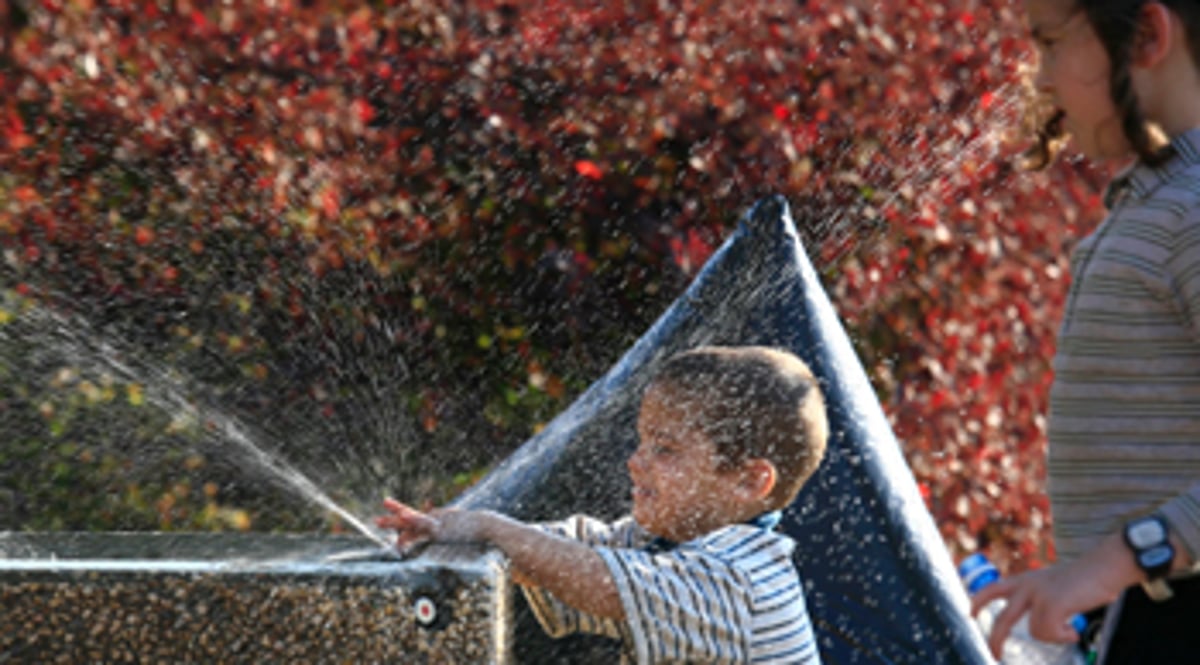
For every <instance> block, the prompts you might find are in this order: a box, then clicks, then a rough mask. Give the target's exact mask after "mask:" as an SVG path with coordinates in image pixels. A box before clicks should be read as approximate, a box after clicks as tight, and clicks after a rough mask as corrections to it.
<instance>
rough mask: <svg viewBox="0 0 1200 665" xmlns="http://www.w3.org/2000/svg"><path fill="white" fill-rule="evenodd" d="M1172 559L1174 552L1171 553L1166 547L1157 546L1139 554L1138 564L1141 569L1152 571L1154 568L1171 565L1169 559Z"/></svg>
mask: <svg viewBox="0 0 1200 665" xmlns="http://www.w3.org/2000/svg"><path fill="white" fill-rule="evenodd" d="M1173 558H1175V552H1174V551H1172V550H1171V548H1170V547H1168V546H1167V545H1159V546H1158V547H1151V548H1150V549H1148V550H1144V551H1142V552H1139V553H1138V564H1139V565H1141V567H1142V568H1145V569H1147V570H1152V569H1154V568H1158V567H1159V566H1163V565H1166V564H1169V563H1171V559H1173Z"/></svg>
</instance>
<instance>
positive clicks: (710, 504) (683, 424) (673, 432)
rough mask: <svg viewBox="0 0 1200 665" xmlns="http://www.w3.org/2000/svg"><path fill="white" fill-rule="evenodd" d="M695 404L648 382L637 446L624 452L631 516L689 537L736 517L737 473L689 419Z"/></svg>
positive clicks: (661, 531) (659, 530) (667, 533)
mask: <svg viewBox="0 0 1200 665" xmlns="http://www.w3.org/2000/svg"><path fill="white" fill-rule="evenodd" d="M699 410H700V409H698V408H695V407H693V406H692V405H690V404H687V403H685V402H684V401H682V400H678V399H673V398H672V395H671V390H670V389H669V388H664V387H661V386H654V387H651V388H650V389H649V390H648V391H647V392H646V395H645V397H644V398H643V399H642V408H641V411H640V412H639V415H638V438H639V444H638V448H637V451H635V452H634V454H633V456H631V457H630V458H629V463H628V466H629V476H630V479H631V480H632V481H633V517H634V519H636V520H637V522H638V524H640V525H641V526H642V527H643V528H644V529H646V530H647V531H649V532H650V533H653V534H654V535H656V536H661V537H663V538H667V539H670V540H673V541H676V542H683V541H687V540H691V539H692V538H695V537H697V536H700V535H703V534H705V533H708V532H710V531H713V530H715V529H717V528H720V527H722V526H725V525H727V524H731V523H735V522H737V521H739V517H738V513H737V511H738V510H739V509H740V506H737V505H736V501H737V499H736V497H735V496H734V489H735V487H736V485H737V481H738V474H737V472H736V471H734V470H728V469H721V468H719V464H720V462H721V459H720V457H719V456H718V455H717V451H716V447H715V446H714V445H713V443H712V442H710V441H709V440H708V439H707V438H706V437H705V436H704V434H703V432H701V431H700V429H699V428H698V427H696V426H695V425H694V422H695V418H697V417H699V414H698V413H697V412H698V411H699Z"/></svg>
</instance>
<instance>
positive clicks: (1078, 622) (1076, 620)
mask: <svg viewBox="0 0 1200 665" xmlns="http://www.w3.org/2000/svg"><path fill="white" fill-rule="evenodd" d="M1071 627H1072V628H1074V629H1075V632H1076V633H1079V634H1080V635H1082V634H1083V631H1084V629H1085V628H1087V619H1085V618H1083V615H1082V614H1076V615H1075V616H1073V617H1071Z"/></svg>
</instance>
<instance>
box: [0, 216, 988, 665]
mask: <svg viewBox="0 0 1200 665" xmlns="http://www.w3.org/2000/svg"><path fill="white" fill-rule="evenodd" d="M702 343H756V344H770V345H776V346H783V347H786V348H790V349H792V350H793V351H795V352H796V353H798V354H799V355H800V356H801V357H803V358H804V359H805V360H806V361H807V362H808V363H809V364H810V365H811V366H812V367H813V368H814V371H815V372H816V373H817V375H818V377H819V378H820V380H821V382H822V386H823V389H824V390H825V392H826V395H827V397H828V400H829V415H830V418H831V425H832V431H833V435H832V440H831V444H830V449H829V453H828V457H827V461H826V462H825V463H824V465H823V466H822V468H821V469H820V470H819V471H818V474H817V475H816V476H815V477H814V479H813V481H812V482H811V483H810V485H809V486H808V487H807V488H806V489H805V490H804V492H802V494H801V496H800V497H799V498H798V499H797V501H796V503H795V504H794V505H793V506H792V507H791V509H790V510H789V511H788V512H787V515H786V517H785V521H784V524H783V527H782V528H783V529H784V530H785V531H786V532H788V533H789V534H790V535H792V536H793V537H794V538H796V539H797V541H798V542H799V543H800V546H799V547H798V549H797V553H796V564H797V566H798V568H799V569H800V570H801V572H802V575H803V577H804V579H805V581H806V591H807V595H808V598H809V605H810V611H811V613H812V615H813V618H814V623H815V626H816V628H817V633H818V639H819V641H820V645H821V650H822V653H823V655H824V657H825V658H826V659H827V662H835V663H840V662H879V663H909V662H911V663H917V662H920V663H982V662H987V660H986V658H987V657H986V655H984V647H983V645H982V643H981V640H980V638H979V635H978V633H977V632H976V631H974V630H973V629H972V627H971V625H970V624H969V622H968V619H967V615H966V604H967V601H966V597H965V595H964V593H963V591H962V590H961V587H960V586H959V585H958V583H957V577H956V575H955V572H954V569H953V565H952V563H951V561H950V558H949V556H948V554H947V552H946V551H945V549H944V545H943V544H942V542H941V540H940V537H939V536H938V534H937V531H936V529H935V528H934V526H933V523H932V519H931V518H930V516H929V514H928V513H927V512H926V510H925V508H924V505H923V504H922V502H921V500H920V498H919V495H918V494H917V489H916V486H915V483H914V481H913V479H912V475H911V472H910V471H909V470H908V468H907V467H906V465H905V463H904V461H903V458H902V457H901V455H900V452H899V448H898V446H897V445H896V442H895V439H894V437H893V436H892V433H891V430H890V428H889V427H888V425H887V423H886V420H885V419H884V417H883V414H882V410H881V409H880V408H879V405H878V403H877V402H876V401H875V398H874V395H873V392H872V391H871V388H870V386H869V384H868V383H867V381H866V378H865V376H864V375H863V372H862V368H861V366H860V365H859V364H858V362H857V360H856V358H855V356H854V353H853V350H852V349H851V347H850V345H849V342H848V340H847V339H846V337H845V333H844V331H842V330H841V327H840V324H839V323H838V321H837V317H836V316H835V315H834V313H833V309H832V307H831V306H830V304H829V302H828V299H827V298H826V296H825V294H824V291H823V290H822V288H821V286H820V283H819V281H818V279H817V277H816V275H815V273H814V272H813V270H812V268H811V266H810V264H809V263H808V260H807V258H806V256H805V253H804V250H803V247H802V246H801V245H800V242H799V240H798V237H797V235H796V230H795V227H794V224H793V222H792V220H791V216H790V212H789V210H788V207H787V204H786V202H785V201H784V200H783V199H782V198H780V197H775V198H769V199H765V200H763V201H761V202H759V203H758V204H757V205H756V206H755V207H754V208H753V209H752V210H751V211H750V212H749V213H748V214H747V216H746V218H745V220H744V222H743V224H742V225H741V226H740V227H739V229H738V230H737V232H736V233H735V234H734V235H733V236H732V237H730V238H729V239H728V240H727V242H726V243H725V244H724V245H723V246H722V248H721V249H720V250H719V251H718V252H717V253H716V254H715V255H714V257H713V258H712V259H711V260H710V262H709V263H708V264H707V265H706V267H705V269H704V270H703V271H702V272H701V274H700V275H699V276H698V277H697V279H696V280H695V282H694V283H693V285H692V286H691V287H690V288H689V290H688V291H687V292H686V293H685V294H684V295H683V296H681V297H680V298H679V299H678V300H677V301H676V303H675V304H674V305H673V306H672V307H671V308H670V309H669V310H668V311H667V312H666V313H665V314H664V315H663V316H662V317H661V318H660V320H659V321H658V323H656V324H655V325H654V326H653V327H652V328H651V329H650V330H649V331H648V332H647V333H646V334H645V335H644V336H643V337H642V338H641V340H640V341H639V342H638V343H637V344H636V345H634V347H633V348H631V349H630V350H629V351H628V353H627V354H626V355H625V357H624V358H623V359H622V360H621V361H620V362H619V363H618V364H617V365H615V366H614V367H613V368H612V369H611V371H610V372H609V373H608V374H607V375H606V376H604V377H603V378H601V379H600V380H599V381H597V382H596V383H595V384H593V386H592V387H591V388H590V389H589V390H588V391H587V392H585V393H584V394H583V395H582V396H581V397H580V398H579V399H578V400H576V402H575V403H574V404H573V405H572V407H571V408H570V409H568V410H567V411H565V412H564V413H562V414H560V415H559V416H558V417H557V418H556V419H555V420H554V421H553V422H552V423H551V424H550V425H549V426H548V427H547V428H546V429H545V430H544V431H543V432H542V433H540V434H539V435H537V436H535V437H534V438H533V439H531V440H530V441H529V442H528V443H526V444H525V445H524V446H523V447H522V448H521V449H520V450H519V451H518V452H517V453H516V454H514V455H513V456H512V457H511V458H510V459H509V460H507V461H506V462H505V463H504V464H502V465H501V466H500V467H499V468H498V469H496V470H495V471H494V472H493V473H491V474H490V475H489V476H488V477H486V478H485V479H484V480H483V481H482V482H480V483H479V484H478V485H477V486H475V487H474V488H473V489H472V490H470V491H469V492H468V493H467V494H465V495H464V496H463V497H461V498H460V499H459V500H458V501H457V504H458V505H460V506H464V507H488V508H494V509H499V510H502V511H505V512H508V513H511V514H514V515H517V516H520V517H522V518H526V519H543V518H544V519H550V518H555V517H561V516H565V515H566V514H569V513H571V512H575V511H586V512H590V513H593V514H601V515H605V514H607V515H609V516H611V515H615V514H618V513H620V512H622V511H623V510H624V508H625V504H626V497H627V496H628V491H627V484H626V483H627V481H626V475H625V473H624V472H623V471H622V470H621V464H622V463H623V460H624V458H625V457H626V455H627V454H628V452H629V450H630V449H631V448H632V445H633V427H632V423H633V414H634V408H635V405H636V399H637V396H638V394H639V392H640V387H641V386H642V385H644V383H645V381H646V379H647V378H648V377H649V376H650V374H651V372H652V371H653V368H654V366H655V365H656V363H657V362H658V361H660V360H661V359H663V358H664V357H666V356H667V355H669V354H670V353H672V352H673V351H676V350H679V349H682V348H687V347H690V346H694V345H697V344H702ZM239 539H240V540H239ZM367 542H368V543H370V541H369V540H368V541H367ZM231 551H234V552H240V553H242V557H241V558H242V559H243V560H242V561H241V562H240V563H239V562H238V561H229V560H227V558H222V556H221V554H222V553H224V554H225V556H226V557H227V555H228V552H231ZM0 552H3V553H4V554H3V558H0V594H2V595H3V596H4V600H5V602H4V603H3V604H2V605H0V606H2V607H4V608H5V609H4V611H3V613H0V629H2V630H0V633H3V634H4V635H7V636H8V637H6V638H4V639H6V640H7V642H6V643H3V644H2V646H3V647H4V649H3V650H2V651H0V653H5V654H6V655H9V656H15V657H19V658H24V655H25V654H26V653H37V654H45V653H59V652H60V651H59V650H61V649H63V648H64V645H66V646H65V648H70V649H74V648H76V646H75V645H76V644H77V643H78V644H79V646H78V648H79V649H81V651H79V652H78V653H84V654H87V653H91V650H93V649H95V650H98V651H99V652H101V653H104V654H107V655H108V656H110V657H120V656H122V655H124V654H125V653H127V652H128V653H141V652H142V649H153V650H156V651H155V652H156V653H157V650H159V649H163V650H165V653H168V654H176V655H178V654H180V653H194V652H193V651H192V650H193V649H197V648H202V649H207V648H209V647H210V646H212V647H213V648H219V649H221V650H223V651H222V652H227V651H228V650H229V649H235V651H234V652H235V653H239V654H240V653H242V651H236V650H237V649H250V650H261V651H254V652H255V653H261V654H267V655H273V656H276V657H277V656H280V655H283V654H289V655H296V654H299V655H305V656H308V655H312V654H313V653H316V652H314V651H313V650H314V649H317V650H320V649H327V648H328V649H332V651H327V652H322V653H325V654H330V655H337V656H338V657H343V656H349V655H350V654H351V653H353V654H359V655H362V656H363V657H365V658H367V659H374V658H375V657H395V658H400V659H401V660H403V661H404V662H506V661H507V659H508V658H510V657H512V658H515V659H516V660H517V662H580V663H589V662H596V663H599V662H611V658H612V657H613V653H612V651H611V648H612V645H611V644H607V643H604V642H600V641H595V640H588V639H566V640H558V641H551V640H548V639H546V638H545V637H544V636H543V635H542V634H541V633H540V630H538V628H537V627H536V625H534V624H532V623H531V620H530V617H529V616H528V613H527V611H525V610H524V609H523V607H522V606H520V605H516V604H515V603H511V601H510V596H511V590H510V588H509V583H508V581H507V578H506V575H505V572H504V566H503V562H502V560H501V559H499V558H497V556H496V555H495V553H489V552H486V551H482V552H478V551H477V552H473V553H463V552H457V551H453V550H451V551H450V552H447V551H445V549H443V548H440V549H439V550H435V551H432V552H427V553H423V554H422V555H421V556H419V557H417V558H415V559H411V560H408V561H402V562H397V561H392V560H389V557H386V556H382V555H381V550H380V548H379V547H377V546H371V547H370V548H369V549H365V550H364V546H363V540H362V539H357V540H349V541H346V540H344V539H343V540H337V539H333V540H331V539H329V538H317V539H315V540H314V539H298V540H296V539H290V538H282V539H280V538H274V537H263V536H252V537H247V536H241V537H236V538H234V539H233V540H230V539H229V537H228V536H221V535H219V534H218V535H212V536H200V535H193V536H187V537H182V538H181V537H178V536H170V535H161V536H159V535H146V536H117V535H92V536H55V535H47V536H45V537H30V536H16V535H12V534H9V535H6V536H4V537H3V538H0ZM214 552H215V553H217V554H216V555H214V554H213V553H214ZM152 553H156V554H158V556H155V555H152ZM364 554H365V556H364ZM246 557H249V558H248V559H247V558H246ZM431 581H432V582H431ZM434 597H437V598H440V599H442V600H440V601H439V600H432V599H433V598H434ZM446 598H452V599H453V601H452V602H451V603H450V605H451V608H449V609H448V608H447V606H446V605H447V603H446V600H445V599H446ZM81 606H82V607H84V608H85V609H84V610H83V611H82V612H81V611H80V608H81ZM299 608H303V609H302V610H301V609H299ZM447 616H450V617H452V619H450V622H451V623H452V624H453V625H454V626H456V628H455V629H454V630H453V631H450V630H449V628H445V629H444V632H438V631H437V630H431V628H430V626H441V625H451V624H442V623H441V622H445V621H447V619H446V618H445V617H447ZM164 617H165V618H164ZM164 622H166V623H164ZM106 626H107V628H105V627H106ZM268 626H269V627H270V630H269V631H267V632H264V631H265V630H266V627H268ZM314 626H316V627H318V628H319V630H317V631H315V632H314V631H313V630H311V629H312V628H313V627H314ZM218 628H219V630H218ZM218 634H219V635H220V637H219V639H218ZM510 634H515V638H513V640H512V642H511V645H510V639H509V635H510ZM452 635H453V636H454V637H453V638H452V637H451V636H452ZM66 640H70V642H67V641H66ZM140 640H147V641H146V642H145V643H143V642H141V641H140ZM195 640H202V641H201V642H195ZM218 643H219V645H220V646H219V647H218V646H214V645H216V644H218ZM510 646H511V651H510ZM172 649H174V651H172ZM397 649H398V650H397ZM43 650H45V651H43ZM414 659H417V660H414ZM419 659H424V660H419Z"/></svg>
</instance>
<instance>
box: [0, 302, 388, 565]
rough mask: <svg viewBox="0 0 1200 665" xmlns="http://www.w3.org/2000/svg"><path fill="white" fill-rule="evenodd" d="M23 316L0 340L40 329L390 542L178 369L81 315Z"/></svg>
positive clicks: (74, 361) (44, 338)
mask: <svg viewBox="0 0 1200 665" xmlns="http://www.w3.org/2000/svg"><path fill="white" fill-rule="evenodd" d="M20 317H21V319H20V321H17V322H9V323H7V324H5V325H0V344H10V345H11V344H15V343H18V342H24V343H28V342H29V341H31V340H29V339H27V338H28V337H29V336H31V335H36V337H37V339H36V344H37V345H38V346H39V347H41V348H42V349H43V350H44V351H47V352H50V353H54V354H58V355H60V356H61V357H62V359H63V361H64V362H65V363H66V364H67V365H69V366H74V367H84V368H88V369H89V370H93V371H97V372H103V373H108V374H109V375H111V376H114V377H115V378H119V379H121V380H123V381H126V382H128V383H131V384H137V385H140V386H143V389H144V392H143V394H144V399H145V401H146V402H147V403H149V404H150V405H152V406H154V407H155V408H158V409H160V410H162V411H163V412H164V413H167V414H170V415H171V416H172V418H173V419H174V420H175V421H183V422H187V423H192V424H195V425H197V426H198V429H199V430H200V431H201V432H202V433H203V436H204V437H205V440H206V441H207V442H209V444H210V445H211V446H212V447H213V448H218V449H220V450H221V451H229V452H232V453H233V454H234V455H235V456H236V458H237V460H236V461H237V462H239V463H241V464H242V465H244V466H243V468H246V469H247V470H248V471H253V472H256V473H259V474H261V475H262V476H263V477H266V478H268V479H269V480H271V481H272V482H273V483H275V484H276V485H278V486H280V487H282V488H284V489H286V490H288V491H290V492H291V493H292V494H294V495H295V496H297V497H299V498H301V499H303V500H304V501H306V502H308V503H310V504H312V505H314V506H316V507H319V508H322V509H324V510H327V511H329V512H330V513H333V514H334V515H336V516H337V517H339V518H341V519H342V520H344V521H345V522H346V524H348V525H349V526H351V527H353V528H354V529H355V530H356V531H358V532H359V533H361V534H362V535H363V536H365V537H367V538H369V539H370V540H372V541H374V542H375V543H377V544H379V545H380V546H382V547H384V548H387V547H390V546H391V543H390V541H389V539H388V538H387V536H386V534H385V533H384V532H382V531H381V530H379V529H377V528H375V527H373V526H372V525H370V524H369V523H367V522H366V521H364V520H362V519H360V518H359V517H357V516H355V515H354V514H353V513H351V512H350V511H349V510H347V509H346V508H344V507H343V506H341V505H340V504H338V503H337V502H336V501H334V500H333V498H332V497H330V496H329V495H328V494H327V493H326V492H324V491H323V490H322V489H321V488H320V487H318V486H317V485H316V483H314V482H313V481H312V480H311V479H309V478H308V477H307V476H306V475H305V474H303V473H301V472H300V471H299V470H298V469H296V468H295V467H294V466H292V465H291V464H289V463H288V462H287V461H285V460H284V459H283V458H282V457H280V456H279V455H278V454H277V453H275V452H272V451H270V450H269V449H268V447H266V445H265V444H263V443H262V442H259V441H256V437H255V436H252V435H251V434H250V431H249V428H247V427H246V426H245V425H244V424H243V423H242V422H241V421H240V420H239V419H238V418H236V417H234V416H232V415H230V414H228V413H225V412H223V411H222V410H221V409H219V408H216V407H213V406H211V405H209V404H205V403H204V402H203V401H202V400H200V398H199V396H198V395H197V391H195V390H192V389H190V388H189V381H188V380H187V379H186V377H184V376H182V375H180V374H179V373H178V371H177V370H173V369H168V368H167V367H164V366H162V365H158V364H155V363H154V362H153V361H150V360H147V359H143V358H138V357H137V356H136V355H135V354H131V353H129V352H128V351H123V350H118V349H117V342H116V341H115V340H111V339H105V338H104V337H102V336H100V335H99V334H96V333H94V332H91V328H90V326H89V325H87V323H86V322H85V321H83V320H82V319H80V318H79V317H68V316H66V315H63V314H60V313H56V312H54V311H52V310H49V309H46V308H44V307H33V308H29V309H27V310H26V311H24V312H22V313H21V314H20ZM18 338H20V339H18ZM0 361H4V358H3V357H2V356H0Z"/></svg>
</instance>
